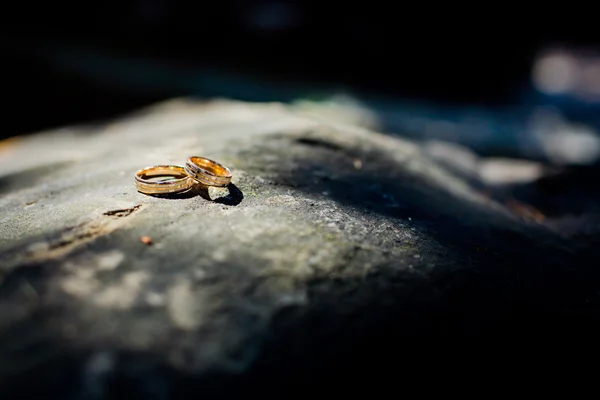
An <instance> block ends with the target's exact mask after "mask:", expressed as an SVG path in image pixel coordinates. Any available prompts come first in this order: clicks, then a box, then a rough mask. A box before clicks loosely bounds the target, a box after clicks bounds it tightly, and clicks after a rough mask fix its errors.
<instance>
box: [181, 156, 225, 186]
mask: <svg viewBox="0 0 600 400" xmlns="http://www.w3.org/2000/svg"><path fill="white" fill-rule="evenodd" d="M184 168H185V172H187V173H188V175H189V176H191V177H192V178H194V179H195V180H197V181H198V182H200V183H202V184H203V185H206V186H227V185H229V182H231V171H230V170H229V168H227V167H225V166H223V165H221V164H219V163H218V162H216V161H213V160H209V159H208V158H204V157H190V158H188V159H187V162H186V163H185V167H184Z"/></svg>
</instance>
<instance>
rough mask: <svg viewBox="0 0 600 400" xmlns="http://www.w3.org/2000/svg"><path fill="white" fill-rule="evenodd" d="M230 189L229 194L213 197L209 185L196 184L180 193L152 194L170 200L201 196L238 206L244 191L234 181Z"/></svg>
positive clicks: (205, 198) (227, 204) (216, 201)
mask: <svg viewBox="0 0 600 400" xmlns="http://www.w3.org/2000/svg"><path fill="white" fill-rule="evenodd" d="M226 188H227V189H228V190H229V194H228V195H227V196H223V197H219V198H217V199H212V198H211V197H210V194H209V193H208V186H204V185H199V184H198V185H194V186H192V187H191V188H190V189H188V190H186V191H185V192H179V193H166V194H152V195H150V196H152V197H157V198H161V199H168V200H180V199H191V198H192V197H196V196H200V197H202V198H203V199H204V200H208V201H212V202H214V203H218V204H223V205H226V206H237V205H238V204H240V203H241V202H242V200H243V199H244V194H243V193H242V191H241V190H240V189H239V188H238V187H237V186H236V185H234V184H233V183H230V184H228V185H227V186H226Z"/></svg>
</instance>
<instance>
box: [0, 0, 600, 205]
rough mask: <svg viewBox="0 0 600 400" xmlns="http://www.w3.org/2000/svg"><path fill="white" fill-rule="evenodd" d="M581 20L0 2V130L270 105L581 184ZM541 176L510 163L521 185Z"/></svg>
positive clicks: (593, 96) (588, 34)
mask: <svg viewBox="0 0 600 400" xmlns="http://www.w3.org/2000/svg"><path fill="white" fill-rule="evenodd" d="M588 14H589V17H587V15H588ZM592 14H593V13H589V12H587V11H586V9H585V8H578V7H577V6H576V5H574V4H570V5H569V7H564V6H561V7H558V6H556V7H550V6H548V7H544V8H540V7H533V6H531V7H529V8H525V7H523V6H521V7H517V6H508V5H505V4H504V3H503V4H497V3H489V4H486V7H481V8H477V7H473V6H470V7H464V8H459V7H457V6H452V7H445V6H437V5H435V6H434V5H433V4H423V5H421V6H416V5H414V4H412V3H397V2H383V1H377V0H373V1H369V2H341V1H317V0H288V1H283V0H221V1H218V2H217V1H187V0H179V1H167V0H120V1H116V0H106V1H103V2H91V3H90V2H75V1H64V0H58V1H54V2H46V3H43V4H33V3H27V2H19V3H7V5H6V8H5V9H4V10H3V12H2V13H1V14H0V29H1V31H2V32H1V36H0V37H1V39H0V51H1V53H2V56H3V57H2V59H3V67H4V71H5V72H4V79H3V82H4V85H3V89H4V90H3V96H4V98H5V106H4V112H3V116H4V119H3V126H2V127H3V129H2V134H1V137H2V138H8V137H12V136H15V135H21V134H27V133H30V132H34V131H39V130H44V129H50V128H54V127H58V126H62V125H67V124H76V123H81V122H89V121H94V120H102V119H105V118H111V117H115V116H118V115H120V114H123V113H126V112H128V111H131V110H135V109H137V108H139V107H143V106H145V105H149V104H152V103H154V102H157V101H160V100H163V99H168V98H172V97H176V96H194V97H198V98H201V99H210V98H214V97H225V98H233V99H239V100H247V101H283V102H289V103H292V104H294V105H296V106H298V107H299V108H301V109H303V110H305V111H309V112H322V110H333V111H335V112H342V113H345V114H344V115H347V116H348V117H346V118H349V119H352V120H353V122H356V123H360V124H363V125H366V126H369V127H372V128H374V129H378V130H380V131H383V132H386V133H389V134H392V135H402V136H406V137H410V138H412V139H414V140H418V141H422V142H424V143H428V144H429V147H428V148H429V149H430V150H431V153H432V155H433V156H435V157H438V158H440V159H442V160H446V161H448V162H449V163H450V164H453V166H454V167H456V168H462V167H464V166H465V162H467V163H468V159H469V157H502V158H506V157H508V158H510V159H511V160H513V162H512V164H511V165H512V166H514V165H517V163H516V160H527V161H528V162H539V163H543V167H548V166H550V167H558V168H569V171H571V170H572V169H573V168H574V169H575V170H576V171H578V172H577V174H581V172H580V171H581V170H582V169H583V170H584V175H585V180H584V181H585V182H586V185H587V186H586V188H587V189H589V188H590V187H591V188H592V191H594V190H596V189H594V188H595V184H593V183H590V182H591V181H590V179H595V177H596V176H597V175H596V174H595V171H596V170H597V168H596V165H597V164H598V158H599V157H600V136H599V135H598V128H599V127H600V114H599V113H598V111H599V109H600V52H598V49H599V45H600V35H599V33H598V30H597V29H596V28H595V24H594V21H593V20H592V18H593V16H592ZM587 18H589V21H588V20H587ZM440 144H441V145H440ZM448 144H452V145H456V146H459V147H452V146H449V145H448ZM465 160H467V161H465ZM461 166H462V167H461ZM517 167H518V166H517ZM539 167H540V166H539V165H530V164H528V165H526V166H525V167H524V168H521V169H518V168H517V169H518V171H526V172H524V173H525V175H527V173H529V175H527V176H534V175H535V174H533V175H531V171H534V170H535V171H537V170H538V169H539ZM527 168H528V169H527ZM536 168H538V169H536ZM501 170H502V168H501ZM513 170H514V168H513V169H511V171H513ZM490 171H491V172H490V173H489V174H488V178H489V177H490V176H491V177H492V178H490V179H496V178H497V176H500V178H501V177H502V176H503V175H502V173H500V175H498V174H496V175H494V174H495V173H496V169H492V170H490ZM502 171H504V170H502ZM527 171H529V172H527ZM590 171H592V172H590ZM486 173H487V172H486ZM586 174H587V175H586ZM589 174H591V175H589ZM517 175H518V173H517ZM535 176H537V175H535ZM577 176H580V175H577ZM494 177H496V178H494ZM578 179H579V178H578ZM588 183H589V185H588ZM587 189H586V190H587ZM594 193H595V192H594ZM584 197H585V196H584ZM594 199H595V198H594ZM588 203H589V202H588ZM586 204H587V203H586ZM594 204H595V203H594ZM584 208H585V207H584ZM593 209H594V210H595V208H593Z"/></svg>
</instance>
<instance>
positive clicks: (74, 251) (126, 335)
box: [0, 100, 600, 399]
mask: <svg viewBox="0 0 600 400" xmlns="http://www.w3.org/2000/svg"><path fill="white" fill-rule="evenodd" d="M191 155H202V156H206V157H209V158H213V159H216V160H218V161H220V162H222V163H223V164H225V165H227V166H229V167H230V168H231V169H232V171H233V174H234V178H233V181H232V183H233V184H232V185H231V186H230V187H229V188H228V189H222V190H213V189H210V190H208V191H206V190H202V189H197V190H194V191H192V192H191V193H187V194H185V195H181V196H177V197H171V198H156V197H150V196H146V195H143V194H141V193H138V192H137V191H136V188H135V186H134V183H133V175H134V173H135V171H136V170H138V169H140V168H142V167H145V166H148V165H154V164H166V163H175V164H183V163H184V162H185V159H186V158H187V157H188V156H191ZM0 157H1V158H0V171H1V173H0V209H1V210H2V212H1V213H0V265H1V269H0V390H2V393H4V396H2V398H3V399H4V398H12V397H11V396H12V395H14V394H15V393H19V394H21V395H22V394H28V395H32V396H34V397H35V396H37V397H35V398H50V397H53V398H54V397H56V398H63V399H66V398H68V399H104V398H143V399H150V398H161V399H162V398H164V399H167V398H168V399H170V398H188V396H190V395H193V394H195V395H198V394H202V395H204V396H208V397H209V398H212V397H218V398H229V397H231V398H239V396H241V395H242V394H243V395H244V396H246V395H248V394H260V395H261V396H262V397H265V396H270V395H273V396H278V395H281V394H282V393H286V390H289V389H286V388H289V386H288V385H294V387H296V388H297V389H294V390H295V391H297V390H300V389H301V388H304V389H306V388H310V387H311V385H312V384H317V383H319V384H322V385H323V384H325V385H327V383H329V384H330V386H331V387H332V388H337V389H338V390H339V389H341V388H340V387H339V385H338V384H335V383H333V382H334V377H340V376H343V377H345V379H352V378H353V377H354V378H355V377H361V379H363V382H369V380H368V378H367V376H370V375H369V373H370V372H371V373H373V374H375V375H376V374H377V373H378V372H377V371H378V368H383V367H381V365H383V364H380V361H376V358H383V359H386V358H387V359H388V361H392V362H398V361H399V360H400V359H403V360H407V357H408V355H409V354H411V351H416V350H415V348H416V347H415V346H417V343H426V345H425V346H426V348H428V349H431V348H433V347H435V346H434V345H435V343H442V342H443V341H442V342H440V340H441V338H447V337H449V336H459V337H472V336H474V335H478V336H486V337H489V336H496V335H498V336H502V337H504V338H505V339H506V338H508V337H513V336H515V335H523V334H528V333H531V334H535V333H536V332H542V331H543V332H546V333H547V332H557V331H561V332H562V331H564V330H565V329H566V328H565V327H566V326H568V327H569V329H571V330H573V329H575V330H578V329H579V330H582V331H583V330H585V331H586V332H588V333H590V332H597V331H595V330H594V329H596V320H597V318H598V313H597V312H598V306H599V301H600V299H599V298H598V288H599V286H598V282H599V274H598V272H597V271H596V268H595V267H597V265H595V263H594V262H593V261H590V258H591V257H592V256H593V255H594V254H595V253H594V252H593V251H591V250H590V249H589V248H588V246H586V244H585V243H584V244H582V243H579V242H577V241H573V240H572V239H570V238H565V237H563V236H561V235H560V232H556V231H553V230H552V229H551V228H550V227H548V226H545V225H543V224H540V223H539V222H536V221H533V220H524V219H523V218H520V217H518V216H516V215H513V214H512V213H511V212H510V210H508V209H507V208H505V207H504V206H503V205H501V204H499V203H496V202H494V201H493V200H490V199H489V197H487V196H486V195H484V194H483V192H480V191H479V190H478V189H475V188H474V187H472V186H471V185H470V184H469V183H468V182H466V181H464V180H462V179H461V178H460V177H459V176H457V175H454V174H452V173H451V172H449V171H448V170H446V169H445V168H443V167H442V166H441V165H439V164H437V163H436V162H434V161H433V159H431V158H429V157H428V156H427V155H426V154H424V152H423V151H422V149H421V148H420V147H419V146H417V145H415V144H414V143H412V142H409V141H404V140H400V139H397V138H392V137H388V136H385V135H382V134H379V133H375V132H370V131H368V130H364V129H361V128H358V127H355V126H351V125H344V124H343V123H341V122H340V121H338V122H334V121H333V120H332V121H328V120H324V119H323V120H319V119H318V118H312V117H309V116H306V115H303V114H302V113H298V112H294V110H291V109H288V108H286V107H284V106H282V105H279V104H261V105H258V104H244V103H235V102H228V101H215V102H211V103H194V102H192V101H187V100H174V101H172V102H167V103H164V104H160V105H158V106H156V107H153V108H151V109H148V110H143V111H141V112H139V113H138V114H135V115H130V116H126V117H123V118H122V119H119V120H117V121H114V122H110V123H106V124H98V125H95V126H84V127H73V128H64V129H60V130H56V131H53V132H45V133H42V134H39V135H32V136H29V137H26V138H17V139H13V140H11V141H7V142H4V143H3V144H2V146H0ZM145 236H147V237H149V238H151V243H143V241H142V240H141V238H142V237H145ZM423 351H424V350H423ZM403 357H404V358H403ZM386 368H387V367H386ZM32 379H34V380H35V382H36V384H34V385H33V384H31V382H32ZM344 388H345V389H348V387H347V386H344ZM288 394H289V393H288ZM119 396H120V397H119ZM211 396H212V397H211ZM284 397H285V396H284Z"/></svg>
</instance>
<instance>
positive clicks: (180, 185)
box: [135, 165, 194, 194]
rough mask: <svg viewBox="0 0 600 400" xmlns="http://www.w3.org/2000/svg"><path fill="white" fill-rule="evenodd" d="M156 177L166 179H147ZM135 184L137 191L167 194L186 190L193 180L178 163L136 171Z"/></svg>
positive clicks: (192, 183)
mask: <svg viewBox="0 0 600 400" xmlns="http://www.w3.org/2000/svg"><path fill="white" fill-rule="evenodd" d="M157 177H165V178H167V179H165V180H152V179H148V178H157ZM135 184H136V187H137V189H138V191H140V192H142V193H145V194H168V193H179V192H183V191H186V190H188V189H190V188H191V187H192V186H193V185H194V181H193V180H192V179H191V178H190V177H189V176H188V174H187V173H186V172H185V169H184V168H183V167H181V166H179V165H156V166H153V167H147V168H144V169H141V170H139V171H137V172H136V174H135Z"/></svg>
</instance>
